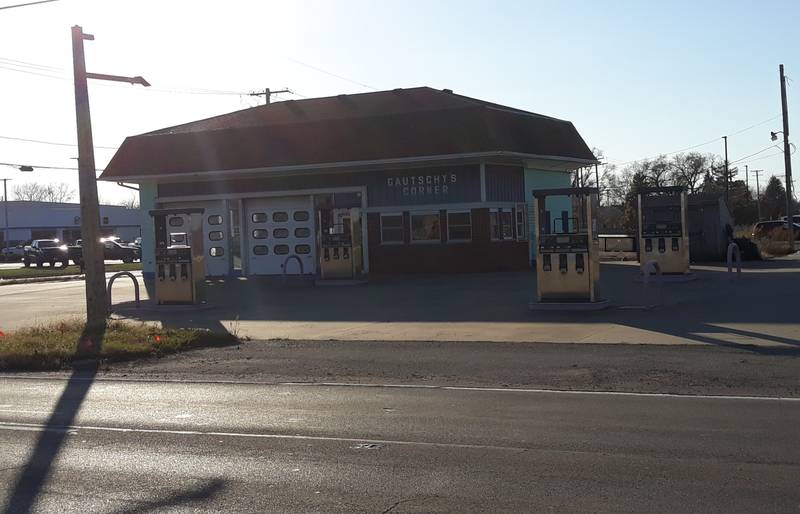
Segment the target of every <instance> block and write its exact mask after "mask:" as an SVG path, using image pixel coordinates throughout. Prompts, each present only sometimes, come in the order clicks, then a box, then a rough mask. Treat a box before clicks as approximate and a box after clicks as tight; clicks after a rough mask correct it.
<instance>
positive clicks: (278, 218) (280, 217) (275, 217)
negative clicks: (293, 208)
mask: <svg viewBox="0 0 800 514" xmlns="http://www.w3.org/2000/svg"><path fill="white" fill-rule="evenodd" d="M272 221H274V222H276V223H283V222H284V221H289V215H288V214H287V213H285V212H283V211H279V212H273V213H272Z"/></svg>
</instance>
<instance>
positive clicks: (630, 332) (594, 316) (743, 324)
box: [0, 258, 800, 348]
mask: <svg viewBox="0 0 800 514" xmlns="http://www.w3.org/2000/svg"><path fill="white" fill-rule="evenodd" d="M602 268H603V269H602V277H601V284H602V288H603V294H604V295H605V296H606V297H607V298H609V300H610V301H611V304H612V307H611V308H609V309H607V310H605V311H601V312H575V313H553V312H531V311H530V310H529V309H528V303H529V301H531V300H532V299H533V298H534V297H535V287H536V284H535V282H536V281H535V276H534V274H533V273H489V274H468V275H450V276H444V275H433V276H431V275H426V276H411V277H409V276H405V277H372V279H371V281H370V283H369V284H366V285H363V286H352V287H305V286H292V285H282V284H281V282H280V281H277V282H276V281H267V280H263V279H238V280H237V279H234V280H227V281H212V282H211V283H210V285H209V291H208V296H209V302H210V304H211V305H212V308H210V309H203V310H194V311H169V312H165V311H163V310H162V311H159V310H156V309H143V310H138V311H137V310H136V309H134V308H133V306H132V302H131V300H132V299H133V294H132V286H131V285H130V282H129V281H127V280H124V281H119V282H118V285H115V293H114V295H115V301H116V302H123V304H122V305H120V308H121V310H120V314H119V316H120V317H124V318H128V319H132V320H141V321H147V322H156V323H162V324H164V325H168V326H194V327H205V328H209V329H213V330H229V331H232V332H236V333H238V334H239V335H241V336H247V337H250V338H253V339H295V340H360V341H498V342H551V343H612V344H613V343H630V344H701V345H708V344H712V345H720V346H730V347H744V348H748V347H752V346H754V345H755V346H773V347H783V348H796V347H798V346H800V317H798V316H797V315H796V307H795V306H791V305H790V304H789V303H788V302H787V301H786V300H787V299H788V298H792V297H794V296H796V294H797V291H798V287H799V286H800V259H797V258H787V259H780V260H772V261H765V262H758V263H747V267H746V269H745V270H744V271H743V274H742V277H741V279H739V280H735V281H731V280H730V279H729V277H728V276H727V273H725V271H726V270H725V268H723V267H721V266H696V267H695V268H694V270H695V272H696V274H697V275H698V279H697V280H696V281H694V282H689V283H680V284H665V285H664V287H663V295H662V299H661V300H662V301H661V304H662V305H661V306H659V307H655V308H652V309H641V306H643V305H647V304H652V303H654V302H655V301H656V298H655V293H654V291H649V292H646V291H644V289H643V287H642V284H641V283H639V282H638V281H637V280H636V278H637V275H638V268H637V266H636V265H635V264H628V263H608V264H604V265H603V267H602ZM83 288H84V284H83V282H71V283H59V284H35V285H34V284H30V285H15V286H3V287H2V288H0V330H9V329H13V328H15V327H19V326H24V325H30V324H32V323H36V322H44V321H49V320H52V319H54V318H58V317H63V316H76V315H81V314H82V313H83V294H84V293H83ZM142 293H143V296H144V297H146V295H147V291H146V289H145V288H142Z"/></svg>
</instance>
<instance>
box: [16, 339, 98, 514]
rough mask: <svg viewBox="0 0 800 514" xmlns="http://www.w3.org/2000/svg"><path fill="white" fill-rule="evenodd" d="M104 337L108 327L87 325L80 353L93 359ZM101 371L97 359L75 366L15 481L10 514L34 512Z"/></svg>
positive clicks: (79, 341) (81, 341)
mask: <svg viewBox="0 0 800 514" xmlns="http://www.w3.org/2000/svg"><path fill="white" fill-rule="evenodd" d="M104 336H105V327H101V328H93V329H88V328H85V329H84V331H83V333H82V334H81V337H80V339H79V340H78V341H77V342H76V344H77V346H78V352H79V353H80V354H84V355H85V356H86V357H87V359H90V358H91V357H92V355H93V354H95V353H96V352H98V351H100V348H102V345H103V338H104ZM97 371H98V364H97V363H96V362H92V363H88V364H76V365H75V367H74V368H73V371H72V375H70V378H69V380H68V381H67V384H66V386H65V387H64V391H63V392H62V393H61V396H60V397H59V399H58V402H56V405H55V407H54V408H53V412H52V414H50V418H49V419H48V420H47V422H46V425H45V428H44V430H42V432H41V435H40V436H39V439H38V440H37V441H36V446H35V447H34V450H33V452H32V453H31V456H30V457H29V459H28V462H27V463H26V464H25V466H24V467H23V469H22V471H21V473H20V474H19V477H18V479H17V482H16V484H14V487H13V490H12V492H11V495H10V496H9V500H8V502H7V504H6V507H5V509H4V512H5V513H6V514H12V513H13V514H19V513H26V512H30V511H31V509H32V508H33V506H34V505H35V503H36V498H37V496H38V495H39V493H40V492H41V490H42V488H43V486H44V484H45V482H46V481H47V477H48V475H49V473H50V469H51V468H52V466H53V462H55V460H56V458H57V457H58V453H59V451H60V450H61V447H62V445H63V444H64V440H65V439H66V437H67V435H68V434H69V432H70V431H69V427H70V426H72V425H73V424H74V421H75V417H76V416H77V414H78V412H79V411H80V408H81V405H82V404H83V401H84V400H85V399H86V395H87V394H88V393H89V389H91V387H92V384H93V383H94V379H95V376H96V375H97Z"/></svg>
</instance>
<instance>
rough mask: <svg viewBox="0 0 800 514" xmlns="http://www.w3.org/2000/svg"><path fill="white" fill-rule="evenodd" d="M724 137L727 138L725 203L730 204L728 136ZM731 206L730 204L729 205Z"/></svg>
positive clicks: (723, 137)
mask: <svg viewBox="0 0 800 514" xmlns="http://www.w3.org/2000/svg"><path fill="white" fill-rule="evenodd" d="M722 139H724V140H725V204H726V205H727V204H728V193H729V191H730V185H729V184H728V182H729V180H730V172H729V171H728V136H722ZM728 208H730V206H728Z"/></svg>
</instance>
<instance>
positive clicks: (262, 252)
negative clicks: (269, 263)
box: [253, 245, 269, 255]
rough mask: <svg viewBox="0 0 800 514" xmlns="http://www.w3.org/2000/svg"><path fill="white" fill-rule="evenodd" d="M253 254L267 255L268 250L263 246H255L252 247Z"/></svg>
mask: <svg viewBox="0 0 800 514" xmlns="http://www.w3.org/2000/svg"><path fill="white" fill-rule="evenodd" d="M253 253H254V254H255V255H267V253H269V249H267V247H266V246H264V245H256V246H254V247H253Z"/></svg>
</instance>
